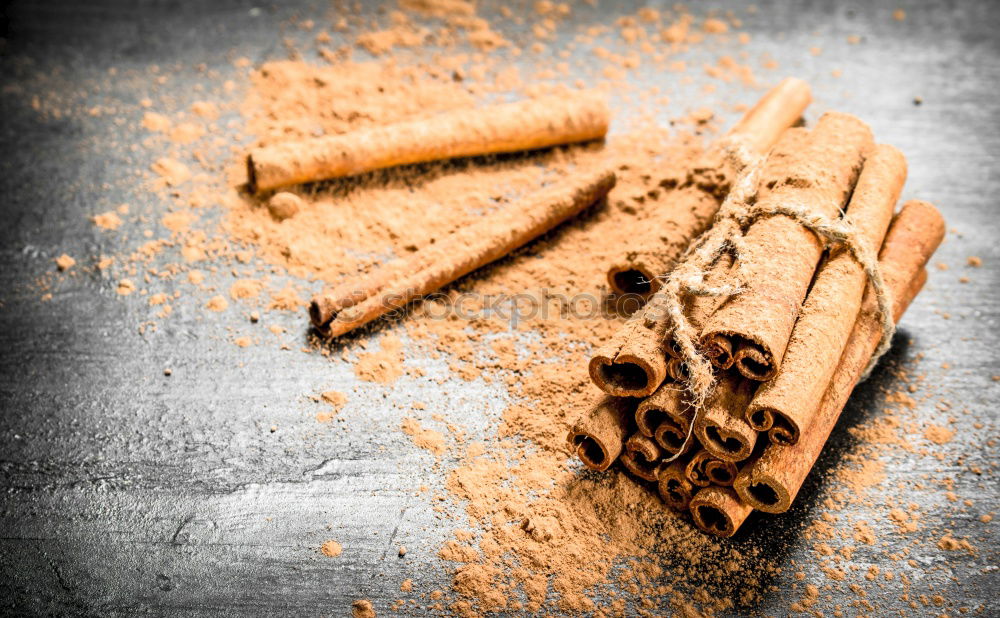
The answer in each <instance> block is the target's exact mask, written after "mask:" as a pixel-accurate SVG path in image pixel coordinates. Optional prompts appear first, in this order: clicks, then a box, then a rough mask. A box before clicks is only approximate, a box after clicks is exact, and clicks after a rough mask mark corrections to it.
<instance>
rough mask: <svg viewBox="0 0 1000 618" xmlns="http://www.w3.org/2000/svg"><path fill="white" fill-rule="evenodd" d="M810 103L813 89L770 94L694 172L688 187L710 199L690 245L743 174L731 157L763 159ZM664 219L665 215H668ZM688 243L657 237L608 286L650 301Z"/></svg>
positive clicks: (615, 267) (611, 273) (782, 86)
mask: <svg viewBox="0 0 1000 618" xmlns="http://www.w3.org/2000/svg"><path fill="white" fill-rule="evenodd" d="M811 101H812V93H811V91H810V89H809V84H807V83H806V82H804V81H802V80H801V79H795V78H787V79H785V80H783V81H782V82H781V83H779V84H778V85H777V86H775V87H774V88H772V89H771V90H769V91H768V92H767V94H765V95H764V96H763V97H761V99H760V100H759V101H757V103H756V104H755V105H754V106H753V107H752V108H750V110H749V111H747V112H746V114H744V115H743V118H742V119H741V120H740V121H739V122H738V123H737V124H736V125H735V126H734V127H733V128H732V129H730V131H729V132H728V133H727V134H726V136H725V137H723V138H722V139H721V140H719V141H718V142H717V143H716V144H714V145H713V146H712V147H711V148H710V149H709V150H708V151H707V152H706V153H705V154H704V156H703V157H702V158H701V159H700V160H699V162H698V163H697V164H696V165H695V166H694V167H693V168H692V170H691V174H690V179H689V182H690V183H691V184H692V185H694V186H695V187H697V188H698V189H700V190H701V191H703V192H705V193H706V199H704V200H701V201H699V203H698V206H697V209H698V210H697V212H696V213H695V214H696V217H695V219H694V221H695V222H694V225H693V227H691V228H690V229H688V230H683V231H681V232H680V236H681V237H685V236H686V238H687V239H688V242H690V240H691V239H693V238H695V237H696V236H698V234H700V233H701V232H702V231H704V229H705V227H707V226H708V224H709V223H711V220H712V217H713V216H715V213H716V211H717V210H718V209H719V204H720V203H721V200H722V198H724V197H725V195H726V193H728V192H729V185H730V183H732V181H733V179H734V178H735V175H736V173H738V171H739V170H736V169H735V168H734V165H733V162H732V160H731V157H729V156H728V154H729V153H728V151H729V150H730V149H733V148H739V149H742V150H743V151H744V152H745V153H746V154H748V155H751V156H754V155H756V156H759V155H762V154H764V153H766V152H767V151H768V150H770V149H771V147H772V146H773V145H774V144H775V142H777V141H778V138H779V137H780V136H781V133H782V132H783V131H784V130H785V129H787V128H789V127H791V126H792V125H794V124H795V123H796V122H797V121H798V120H799V119H800V118H801V117H802V113H803V112H804V111H805V109H806V107H807V106H808V105H809V103H810V102H811ZM665 214H666V213H665ZM686 245H687V243H682V244H676V243H674V244H666V243H664V242H663V241H662V240H661V239H660V237H659V236H656V235H653V236H652V237H651V238H649V239H648V240H647V241H645V242H643V241H641V240H640V241H639V243H638V244H637V246H633V247H632V248H630V250H629V252H628V253H627V254H626V255H625V256H624V258H623V259H622V260H621V261H620V262H617V263H615V264H612V265H611V267H610V268H608V285H609V286H610V287H611V290H612V291H614V292H615V293H617V294H636V295H639V296H642V297H644V298H648V297H650V296H652V295H653V294H655V293H656V291H657V290H658V289H659V288H660V284H661V277H662V276H663V275H665V274H666V273H667V272H669V271H670V269H671V267H672V266H673V264H674V262H676V260H677V258H679V257H680V256H681V254H682V253H683V252H684V249H685V248H686Z"/></svg>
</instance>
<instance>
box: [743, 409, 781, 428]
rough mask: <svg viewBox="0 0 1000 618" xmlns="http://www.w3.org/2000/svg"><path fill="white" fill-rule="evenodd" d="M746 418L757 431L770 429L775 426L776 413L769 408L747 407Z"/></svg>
mask: <svg viewBox="0 0 1000 618" xmlns="http://www.w3.org/2000/svg"><path fill="white" fill-rule="evenodd" d="M744 418H745V419H746V421H747V424H749V425H750V426H751V427H753V428H754V429H755V430H756V431H769V430H770V429H771V427H774V415H773V414H771V410H769V409H767V408H755V409H750V408H747V411H746V415H745V416H744Z"/></svg>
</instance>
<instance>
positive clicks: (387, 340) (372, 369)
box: [354, 335, 403, 384]
mask: <svg viewBox="0 0 1000 618" xmlns="http://www.w3.org/2000/svg"><path fill="white" fill-rule="evenodd" d="M380 346H381V347H380V349H379V351H377V352H369V353H366V354H360V355H359V356H358V362H357V363H355V365H354V375H356V376H358V378H360V379H362V380H365V381H367V382H378V383H380V384H391V383H392V382H395V381H396V379H397V378H398V377H399V376H401V375H403V342H402V341H401V340H400V338H399V337H398V336H396V335H385V336H384V337H382V339H381V340H380Z"/></svg>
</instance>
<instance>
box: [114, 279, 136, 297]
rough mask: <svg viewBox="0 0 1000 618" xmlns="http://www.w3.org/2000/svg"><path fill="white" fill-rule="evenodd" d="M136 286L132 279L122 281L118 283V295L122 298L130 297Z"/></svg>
mask: <svg viewBox="0 0 1000 618" xmlns="http://www.w3.org/2000/svg"><path fill="white" fill-rule="evenodd" d="M135 289H136V288H135V284H134V283H132V280H131V279H122V280H121V281H119V282H118V289H117V291H118V294H119V295H120V296H128V295H129V294H131V293H132V292H134V291H135Z"/></svg>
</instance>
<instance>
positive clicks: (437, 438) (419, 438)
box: [402, 417, 466, 562]
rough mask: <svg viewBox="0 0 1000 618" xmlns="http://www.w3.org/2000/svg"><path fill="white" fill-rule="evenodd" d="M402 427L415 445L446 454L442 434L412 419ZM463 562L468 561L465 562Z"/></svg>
mask: <svg viewBox="0 0 1000 618" xmlns="http://www.w3.org/2000/svg"><path fill="white" fill-rule="evenodd" d="M402 427H403V433H405V434H407V435H408V436H410V437H411V438H413V443H414V444H416V445H417V446H418V447H420V448H422V449H427V450H428V451H430V452H432V453H434V454H435V455H441V454H443V453H444V448H445V444H444V435H443V434H442V433H441V432H439V431H434V430H433V429H424V428H423V427H422V426H421V425H420V421H418V420H416V419H414V418H410V417H407V418H404V419H403V426H402ZM442 557H443V556H442ZM451 559H452V558H446V560H451ZM462 562H466V561H465V560H463V561H462Z"/></svg>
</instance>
